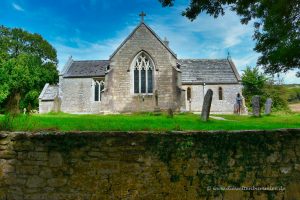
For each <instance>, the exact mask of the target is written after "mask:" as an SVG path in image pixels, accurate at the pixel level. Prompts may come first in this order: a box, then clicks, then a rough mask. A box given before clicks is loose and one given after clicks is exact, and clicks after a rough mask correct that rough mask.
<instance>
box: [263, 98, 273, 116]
mask: <svg viewBox="0 0 300 200" xmlns="http://www.w3.org/2000/svg"><path fill="white" fill-rule="evenodd" d="M271 107H272V99H271V98H267V101H266V104H265V114H266V115H269V114H271Z"/></svg>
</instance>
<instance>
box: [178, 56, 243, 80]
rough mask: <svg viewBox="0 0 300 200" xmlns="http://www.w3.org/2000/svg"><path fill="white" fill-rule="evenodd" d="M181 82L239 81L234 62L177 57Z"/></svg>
mask: <svg viewBox="0 0 300 200" xmlns="http://www.w3.org/2000/svg"><path fill="white" fill-rule="evenodd" d="M178 63H179V64H180V70H181V72H182V77H181V79H182V84H201V83H206V84H213V83H214V84H218V83H224V84H226V83H239V81H240V80H241V78H240V76H239V74H238V72H237V70H236V67H235V65H234V63H233V62H232V61H231V60H228V59H179V60H178Z"/></svg>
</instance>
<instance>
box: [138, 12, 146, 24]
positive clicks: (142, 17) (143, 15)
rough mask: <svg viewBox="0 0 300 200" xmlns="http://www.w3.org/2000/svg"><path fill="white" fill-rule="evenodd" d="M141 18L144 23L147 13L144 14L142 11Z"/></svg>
mask: <svg viewBox="0 0 300 200" xmlns="http://www.w3.org/2000/svg"><path fill="white" fill-rule="evenodd" d="M139 16H140V17H141V22H144V17H145V16H146V13H144V11H142V12H141V13H140V14H139Z"/></svg>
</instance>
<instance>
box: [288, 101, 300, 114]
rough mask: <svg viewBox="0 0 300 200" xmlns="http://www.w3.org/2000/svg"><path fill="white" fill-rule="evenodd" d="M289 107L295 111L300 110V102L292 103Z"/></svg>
mask: <svg viewBox="0 0 300 200" xmlns="http://www.w3.org/2000/svg"><path fill="white" fill-rule="evenodd" d="M289 107H290V109H291V110H292V111H293V112H300V103H295V104H290V105H289Z"/></svg>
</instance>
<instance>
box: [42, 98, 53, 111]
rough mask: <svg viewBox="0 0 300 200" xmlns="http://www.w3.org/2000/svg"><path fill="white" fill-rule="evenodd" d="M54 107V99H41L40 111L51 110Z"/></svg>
mask: <svg viewBox="0 0 300 200" xmlns="http://www.w3.org/2000/svg"><path fill="white" fill-rule="evenodd" d="M53 108H54V101H41V100H39V113H48V112H51V111H52V110H53Z"/></svg>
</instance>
